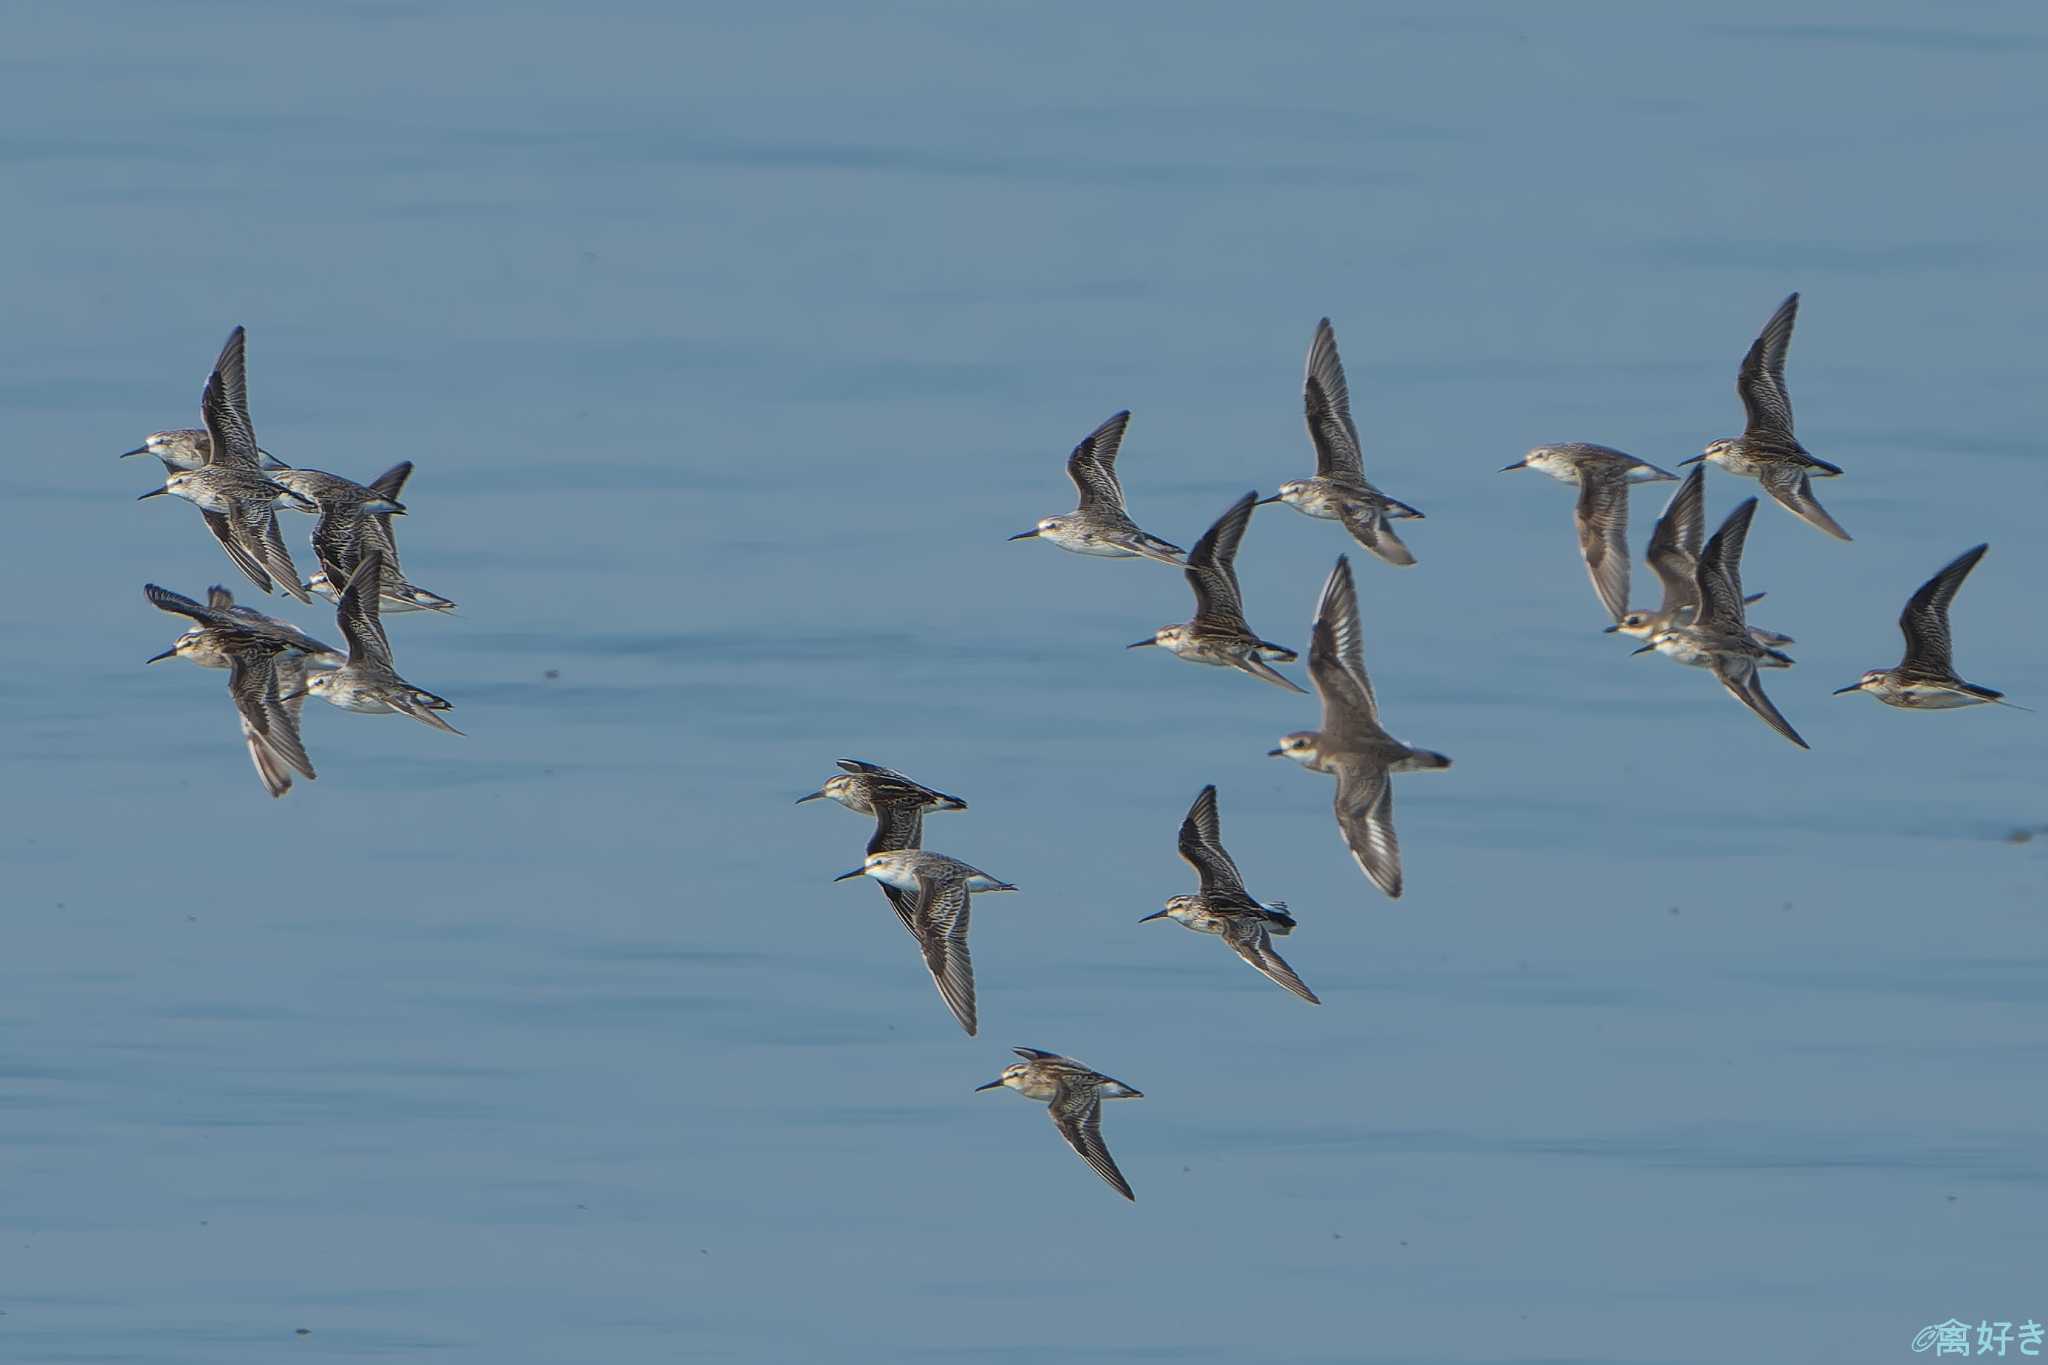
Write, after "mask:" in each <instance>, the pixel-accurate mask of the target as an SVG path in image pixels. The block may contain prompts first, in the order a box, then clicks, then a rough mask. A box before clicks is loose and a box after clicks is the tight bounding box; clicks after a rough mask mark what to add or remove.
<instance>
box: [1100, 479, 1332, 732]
mask: <svg viewBox="0 0 2048 1365" xmlns="http://www.w3.org/2000/svg"><path fill="white" fill-rule="evenodd" d="M1258 500H1259V495H1258V494H1256V493H1247V494H1245V495H1244V496H1243V497H1241V498H1239V499H1238V500H1237V501H1236V502H1234V503H1232V504H1231V505H1230V510H1229V511H1227V512H1225V513H1224V514H1223V515H1222V516H1221V517H1219V518H1217V520H1216V524H1215V525H1214V526H1211V527H1210V528H1209V529H1208V530H1207V531H1205V532H1203V533H1202V538H1201V539H1200V540H1198V541H1196V542H1195V548H1194V549H1193V550H1191V551H1189V553H1188V565H1187V575H1188V586H1189V587H1191V588H1193V589H1194V590H1195V614H1194V616H1193V617H1192V618H1191V619H1190V620H1189V621H1188V622H1187V623H1186V624H1185V625H1178V626H1161V627H1160V628H1159V629H1158V630H1156V631H1154V632H1153V633H1152V638H1151V639H1149V640H1138V641H1135V642H1134V643H1132V644H1131V645H1129V646H1127V648H1130V649H1142V648H1144V647H1145V646H1147V645H1158V646H1159V647H1160V648H1162V649H1166V650H1169V651H1171V652H1172V654H1173V655H1174V657H1175V658H1179V659H1186V660H1187V661H1188V662H1189V663H1197V664H1212V665H1214V666H1216V667H1219V668H1235V669H1237V670H1238V671H1240V672H1243V673H1249V674H1251V676H1253V677H1254V678H1257V679H1258V680H1259V681H1261V682H1269V683H1272V684H1273V685H1274V686H1275V687H1284V688H1286V689H1287V690H1288V691H1290V692H1299V691H1301V690H1302V689H1301V688H1299V687H1297V686H1296V685H1295V684H1294V683H1292V682H1290V681H1288V680H1287V679H1286V678H1284V677H1282V676H1281V675H1280V674H1279V673H1278V672H1276V671H1274V669H1273V668H1272V666H1271V665H1269V664H1268V663H1267V662H1266V660H1267V659H1269V658H1271V659H1277V660H1279V661H1280V662H1282V663H1292V662H1293V661H1294V658H1295V654H1294V651H1293V650H1291V649H1289V648H1287V647H1286V646H1285V645H1276V644H1274V643H1273V642H1272V641H1270V640H1264V639H1261V638H1260V637H1259V636H1258V635H1256V634H1254V633H1253V631H1252V628H1251V627H1250V626H1248V625H1246V624H1245V619H1244V597H1243V594H1242V592H1241V591H1240V590H1239V588H1238V586H1237V568H1236V559H1237V546H1238V542H1239V541H1241V540H1243V539H1244V528H1245V526H1246V524H1247V523H1248V522H1250V521H1251V516H1252V507H1253V506H1254V505H1255V504H1256V503H1257V502H1258Z"/></svg>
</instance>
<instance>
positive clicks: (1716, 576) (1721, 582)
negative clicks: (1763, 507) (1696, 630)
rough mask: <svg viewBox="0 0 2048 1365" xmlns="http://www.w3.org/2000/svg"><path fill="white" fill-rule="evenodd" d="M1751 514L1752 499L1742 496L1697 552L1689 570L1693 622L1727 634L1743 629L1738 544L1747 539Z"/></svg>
mask: <svg viewBox="0 0 2048 1365" xmlns="http://www.w3.org/2000/svg"><path fill="white" fill-rule="evenodd" d="M1755 515H1756V499H1755V498H1744V499H1743V500H1742V502H1741V503H1740V504H1739V505H1738V506H1737V507H1736V508H1735V510H1734V511H1732V512H1730V513H1729V514H1728V516H1727V518H1726V519H1725V520H1723V521H1722V523H1721V525H1720V527H1719V529H1717V530H1716V531H1715V532H1714V535H1713V538H1712V539H1711V540H1709V541H1708V542H1707V548H1706V549H1704V550H1702V551H1701V552H1700V562H1699V567H1698V569H1697V570H1696V571H1695V572H1694V574H1693V586H1694V588H1695V589H1696V590H1697V592H1696V595H1697V598H1698V601H1699V611H1698V613H1697V616H1696V618H1695V620H1694V624H1695V625H1698V626H1700V627H1702V628H1703V629H1707V630H1717V631H1721V632H1722V633H1724V634H1728V635H1740V634H1742V632H1743V631H1744V630H1745V629H1747V627H1746V626H1745V624H1744V620H1745V618H1744V616H1743V612H1742V607H1743V602H1742V546H1743V543H1744V542H1745V541H1746V540H1748V539H1749V523H1750V519H1751V518H1752V517H1754V516H1755Z"/></svg>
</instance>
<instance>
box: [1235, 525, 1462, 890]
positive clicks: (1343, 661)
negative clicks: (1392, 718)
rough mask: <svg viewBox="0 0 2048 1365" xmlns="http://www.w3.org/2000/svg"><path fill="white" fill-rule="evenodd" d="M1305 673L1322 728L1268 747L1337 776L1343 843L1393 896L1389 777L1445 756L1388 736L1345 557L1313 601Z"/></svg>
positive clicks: (1395, 872)
mask: <svg viewBox="0 0 2048 1365" xmlns="http://www.w3.org/2000/svg"><path fill="white" fill-rule="evenodd" d="M1308 674H1309V678H1310V680H1312V681H1313V682H1314V683H1315V685H1316V692H1317V693H1318V694H1319V695H1320V696H1321V697H1322V702H1323V728H1322V729H1320V730H1297V731H1295V732H1294V733H1293V734H1290V735H1286V736H1283V737H1282V738H1281V740H1280V747H1279V748H1277V749H1273V750H1271V751H1270V753H1271V754H1272V756H1273V757H1274V758H1282V757H1284V758H1291V759H1293V760H1295V761H1296V762H1298V763H1300V764H1301V765H1302V766H1303V767H1305V768H1307V769H1308V770H1309V771H1310V772H1318V773H1328V774H1330V775H1331V776H1333V777H1335V778H1336V779H1337V798H1336V812H1337V829H1338V831H1339V832H1340V833H1342V834H1343V836H1344V843H1345V846H1346V847H1348V848H1349V849H1350V850H1351V856H1352V857H1353V858H1354V859H1355V860H1357V863H1358V866H1359V868H1360V869H1361V870H1362V871H1363V872H1364V873H1365V875H1366V876H1368V877H1370V878H1372V881H1373V885H1375V886H1377V887H1379V889H1380V890H1382V891H1384V892H1386V893H1387V895H1389V896H1392V897H1397V898H1398V897H1399V896H1400V894H1401V845H1400V842H1399V841H1398V840H1397V839H1396V838H1395V837H1394V784H1393V782H1392V781H1391V780H1390V778H1391V777H1392V775H1393V774H1395V773H1413V772H1429V771H1434V770H1437V769H1442V768H1448V767H1450V766H1451V760H1450V759H1449V758H1447V757H1445V756H1444V755H1443V754H1439V753H1434V752H1432V751H1430V750H1428V749H1418V748H1415V747H1414V746H1412V745H1410V744H1407V743H1404V742H1403V741H1401V740H1398V739H1395V738H1394V737H1393V736H1392V735H1390V734H1388V733H1387V732H1386V730H1385V728H1384V727H1382V726H1381V724H1380V708H1379V702H1378V700H1377V699H1376V698H1375V697H1374V696H1373V690H1372V682H1371V680H1370V679H1369V678H1367V676H1366V672H1365V648H1364V645H1363V643H1362V637H1361V633H1360V630H1359V625H1358V590H1357V589H1356V588H1355V587H1353V586H1352V582H1351V561H1350V560H1349V559H1347V558H1345V557H1344V556H1342V555H1339V556H1338V557H1337V567H1336V568H1334V569H1332V570H1331V571H1330V577H1329V581H1328V582H1326V583H1324V584H1323V595H1322V598H1321V600H1320V601H1318V602H1317V604H1316V619H1315V626H1314V629H1313V630H1312V631H1311V632H1310V636H1309V645H1308Z"/></svg>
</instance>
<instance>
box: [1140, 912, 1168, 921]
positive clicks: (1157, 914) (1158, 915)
mask: <svg viewBox="0 0 2048 1365" xmlns="http://www.w3.org/2000/svg"><path fill="white" fill-rule="evenodd" d="M1165 918H1166V912H1165V911H1164V910H1154V911H1153V912H1152V913H1151V914H1149V915H1147V916H1145V919H1141V920H1139V921H1138V923H1140V924H1143V923H1144V922H1145V920H1154V919H1165Z"/></svg>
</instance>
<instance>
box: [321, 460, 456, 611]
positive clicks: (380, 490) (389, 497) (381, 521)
mask: <svg viewBox="0 0 2048 1365" xmlns="http://www.w3.org/2000/svg"><path fill="white" fill-rule="evenodd" d="M411 475H412V461H411V460H400V461H399V462H398V463H397V464H395V465H393V466H391V468H389V469H387V470H385V471H384V472H383V473H382V474H379V475H378V476H377V477H376V478H374V479H372V480H370V481H369V483H367V484H363V485H360V486H361V487H363V488H364V489H366V490H367V491H368V492H369V493H370V494H371V495H372V497H371V504H370V505H366V506H365V507H364V509H363V516H362V518H361V519H360V521H356V522H353V523H352V529H353V530H354V532H355V534H356V541H355V544H354V548H353V549H352V550H347V549H344V550H340V551H339V552H337V549H336V548H335V547H343V546H347V545H348V544H349V542H348V541H346V540H345V539H343V538H341V537H340V536H339V535H336V536H334V537H332V538H330V540H329V546H330V549H329V552H328V554H327V555H325V556H322V555H320V548H321V547H320V532H319V530H318V528H315V530H314V532H313V536H314V546H313V549H314V553H315V556H316V557H318V558H320V562H321V568H320V571H319V572H317V573H315V574H314V575H313V576H312V577H311V578H310V579H308V580H307V581H306V591H308V592H311V593H315V594H317V595H319V596H321V597H324V598H326V599H327V600H328V601H329V602H333V601H337V600H338V599H339V598H340V596H341V589H340V588H338V587H336V586H335V585H336V584H337V583H346V582H348V580H349V575H350V574H352V573H354V572H355V566H356V563H357V561H358V560H359V559H360V558H361V555H362V552H363V551H364V550H367V549H369V548H370V547H371V546H375V547H377V548H378V549H381V550H382V551H383V552H384V580H383V585H382V587H381V589H380V590H379V602H378V610H379V611H380V612H382V613H384V614H386V615H394V614H397V613H399V612H408V611H438V612H452V611H454V610H455V603H453V602H451V601H450V600H448V599H447V598H445V597H443V596H441V595H440V594H439V593H432V592H428V591H427V590H426V589H425V588H421V587H416V586H414V585H413V584H411V583H409V582H407V581H406V578H405V569H404V567H403V566H402V565H400V564H399V562H398V539H397V537H396V536H395V535H394V534H393V533H392V530H391V518H392V515H393V513H394V512H396V511H400V510H402V509H401V508H400V507H399V506H398V495H399V494H400V493H401V492H403V491H404V489H405V481H406V479H408V478H409V477H411ZM387 502H388V503H390V504H391V507H389V508H381V507H378V506H376V505H375V504H379V503H387ZM344 524H345V525H347V524H349V523H344ZM330 560H336V561H337V563H336V564H334V565H330V563H329V561H330ZM334 567H338V568H339V569H340V572H339V573H338V574H337V573H334V572H332V571H331V570H332V569H333V568H334Z"/></svg>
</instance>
